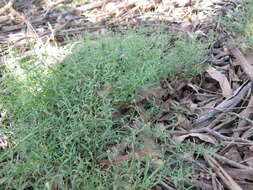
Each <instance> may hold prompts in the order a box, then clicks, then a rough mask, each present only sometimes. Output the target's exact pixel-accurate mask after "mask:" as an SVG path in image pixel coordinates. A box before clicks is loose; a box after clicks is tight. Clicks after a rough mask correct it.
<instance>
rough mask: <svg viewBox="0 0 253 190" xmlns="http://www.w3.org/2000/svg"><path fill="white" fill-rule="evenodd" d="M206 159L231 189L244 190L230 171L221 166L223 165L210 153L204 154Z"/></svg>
mask: <svg viewBox="0 0 253 190" xmlns="http://www.w3.org/2000/svg"><path fill="white" fill-rule="evenodd" d="M204 158H205V160H206V161H207V163H208V164H209V166H210V167H211V168H212V169H213V170H214V172H215V173H216V174H217V175H218V176H219V177H220V178H221V179H222V181H223V182H224V183H225V184H226V186H227V187H228V189H230V190H243V189H242V188H241V187H240V186H239V185H238V184H237V183H236V182H235V181H234V180H233V178H232V177H231V176H230V175H228V173H227V172H226V171H225V170H224V169H223V168H222V167H221V165H220V164H219V163H218V162H217V161H216V160H215V159H214V158H212V157H211V156H210V155H204Z"/></svg>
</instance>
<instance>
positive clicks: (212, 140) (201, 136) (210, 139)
mask: <svg viewBox="0 0 253 190" xmlns="http://www.w3.org/2000/svg"><path fill="white" fill-rule="evenodd" d="M189 137H198V138H199V139H200V140H202V141H205V142H208V143H211V144H217V142H216V140H215V138H213V137H212V136H210V135H207V134H202V133H190V134H187V135H181V136H175V137H174V140H176V141H179V142H183V141H184V140H185V139H186V138H189Z"/></svg>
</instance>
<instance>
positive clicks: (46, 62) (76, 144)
mask: <svg viewBox="0 0 253 190" xmlns="http://www.w3.org/2000/svg"><path fill="white" fill-rule="evenodd" d="M203 47H205V44H204V45H203V44H200V43H197V42H196V41H195V40H194V39H189V38H185V39H182V40H178V39H176V40H175V39H174V37H173V36H169V35H167V34H163V33H153V34H149V35H147V34H146V33H140V32H128V33H126V34H123V35H113V36H103V37H100V38H99V39H97V40H96V41H93V40H90V39H88V38H87V39H85V40H83V41H82V42H80V43H79V44H78V45H76V46H75V47H74V48H73V49H72V51H73V53H72V54H67V55H66V58H65V59H64V61H62V62H60V63H53V62H52V60H54V59H51V58H52V57H50V56H49V55H47V54H43V53H42V52H40V49H36V51H35V52H34V55H32V56H31V57H30V58H27V59H23V58H22V59H21V58H19V55H20V54H18V53H16V54H13V55H12V56H11V57H9V59H8V64H7V65H6V67H7V68H6V70H5V72H4V76H3V78H2V82H1V94H0V102H1V109H2V110H5V111H6V112H7V113H8V119H7V120H5V121H3V122H2V125H3V126H2V129H1V131H2V133H3V134H5V135H6V136H7V137H8V141H9V142H10V143H12V144H13V146H12V148H10V149H9V150H7V151H5V152H1V153H0V159H1V160H0V167H1V174H0V183H1V184H2V186H3V187H5V188H6V189H8V188H14V189H25V188H34V189H51V188H54V187H55V188H56V187H57V188H60V189H80V188H89V189H110V188H114V189H118V188H121V187H122V188H125V189H128V188H130V187H131V188H132V187H134V188H137V187H138V188H141V189H145V188H147V187H152V186H153V185H154V184H155V183H156V182H157V180H158V179H159V175H157V174H158V173H157V172H156V173H146V178H145V179H146V180H145V182H144V181H143V176H142V174H143V172H144V173H145V170H148V168H145V167H148V164H149V163H150V161H148V160H147V161H146V164H147V165H145V167H144V168H143V167H142V163H141V162H140V161H132V162H131V163H130V165H129V164H128V163H124V164H122V165H120V167H118V166H113V167H115V168H113V170H112V172H111V173H108V172H107V171H105V170H103V169H102V168H100V167H99V166H98V164H97V162H98V161H99V160H101V159H104V158H107V157H110V155H111V153H110V152H107V151H108V149H109V148H110V147H111V146H113V145H115V144H118V143H120V142H121V141H122V140H123V139H125V138H129V137H128V135H129V133H127V132H126V131H125V130H122V129H120V127H117V126H119V125H120V124H122V123H125V121H124V118H123V119H121V120H120V121H113V120H112V119H111V118H112V116H113V114H114V113H115V111H116V110H117V108H118V107H119V106H120V105H121V104H122V103H126V104H131V103H132V102H133V101H134V99H135V96H136V92H137V91H138V90H139V89H140V88H142V87H143V86H145V85H148V84H151V83H153V82H156V81H158V80H160V79H161V78H162V77H167V76H168V75H172V74H173V73H174V72H177V71H182V72H181V73H183V74H184V73H185V74H186V73H187V75H188V74H189V72H190V73H192V74H195V73H196V72H198V70H199V69H200V68H201V65H200V64H199V63H200V62H201V60H202V59H203V55H205V53H206V52H205V48H203ZM56 62H57V60H56ZM132 142H134V141H132ZM147 159H148V158H147ZM122 171H123V172H122ZM123 174H124V175H123ZM171 174H172V173H171ZM114 179H116V181H114ZM126 179H128V181H126ZM119 184H121V186H119ZM122 184H125V185H124V186H122ZM131 188H130V189H131Z"/></svg>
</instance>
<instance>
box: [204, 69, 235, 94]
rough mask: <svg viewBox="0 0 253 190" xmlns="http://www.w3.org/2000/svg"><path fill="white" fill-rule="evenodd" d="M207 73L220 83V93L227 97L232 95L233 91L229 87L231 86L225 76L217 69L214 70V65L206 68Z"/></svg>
mask: <svg viewBox="0 0 253 190" xmlns="http://www.w3.org/2000/svg"><path fill="white" fill-rule="evenodd" d="M207 73H208V74H209V75H210V76H211V77H212V78H213V79H215V80H217V81H218V82H219V84H220V87H221V89H222V94H223V96H224V97H226V98H228V97H230V96H232V94H233V91H232V89H231V86H230V84H229V82H228V79H227V77H226V76H225V75H224V74H222V73H221V72H219V71H218V70H216V69H215V68H214V67H210V68H209V69H208V70H207Z"/></svg>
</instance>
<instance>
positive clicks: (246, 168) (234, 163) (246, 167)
mask: <svg viewBox="0 0 253 190" xmlns="http://www.w3.org/2000/svg"><path fill="white" fill-rule="evenodd" d="M213 156H214V157H215V158H216V159H218V160H219V161H221V162H224V163H227V164H229V165H230V166H233V167H236V168H240V169H245V170H247V171H249V172H251V173H253V168H251V167H249V166H245V165H243V164H240V163H237V162H235V161H233V160H229V159H228V158H226V157H224V156H220V155H218V154H213Z"/></svg>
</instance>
